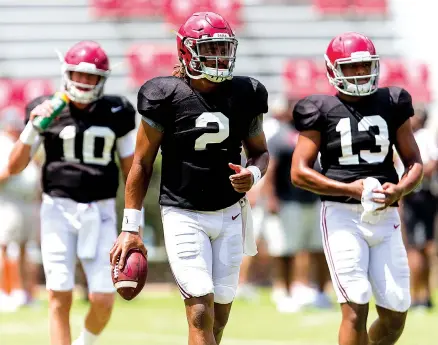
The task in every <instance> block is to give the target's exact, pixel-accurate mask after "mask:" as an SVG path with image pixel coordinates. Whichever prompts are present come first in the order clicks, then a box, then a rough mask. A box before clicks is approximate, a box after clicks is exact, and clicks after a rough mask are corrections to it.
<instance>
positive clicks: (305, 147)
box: [291, 33, 422, 345]
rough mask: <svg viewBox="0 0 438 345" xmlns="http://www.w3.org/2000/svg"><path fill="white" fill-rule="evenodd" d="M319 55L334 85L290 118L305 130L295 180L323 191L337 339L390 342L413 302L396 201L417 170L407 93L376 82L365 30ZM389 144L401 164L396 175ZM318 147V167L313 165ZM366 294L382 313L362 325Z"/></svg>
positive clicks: (348, 344) (352, 344) (347, 344)
mask: <svg viewBox="0 0 438 345" xmlns="http://www.w3.org/2000/svg"><path fill="white" fill-rule="evenodd" d="M325 60H326V66H327V76H328V79H329V81H330V83H331V84H332V85H333V86H334V87H335V88H336V90H337V91H338V93H337V95H336V96H326V95H312V96H309V97H306V98H304V99H302V100H300V101H299V102H298V103H297V104H296V106H295V108H294V112H293V116H294V120H295V126H296V128H297V129H298V130H299V131H300V132H301V133H300V136H299V139H298V144H297V146H296V149H295V152H294V155H293V161H292V170H291V174H292V181H293V182H294V183H295V184H296V185H298V186H299V187H302V188H305V189H308V190H311V191H313V192H315V193H318V194H321V199H322V201H323V202H322V211H321V231H322V234H323V239H324V250H325V255H326V259H327V262H328V265H329V268H330V273H331V276H332V281H333V285H334V289H335V291H336V294H337V297H338V301H339V303H341V309H342V323H341V327H340V331H339V345H368V344H370V345H377V344H378V345H392V344H395V343H396V342H397V340H398V338H399V337H400V335H401V333H402V331H403V328H404V323H405V319H406V313H407V310H408V309H409V306H410V295H409V267H408V261H407V255H406V250H405V248H404V246H403V241H402V236H401V231H400V218H399V215H398V212H397V207H396V206H397V202H398V200H399V199H400V198H401V197H402V196H403V195H405V194H408V193H410V191H411V190H412V189H414V187H415V186H416V185H417V184H418V183H419V182H420V180H421V177H422V163H421V158H420V154H419V151H418V147H417V144H416V142H415V139H414V136H413V134H412V129H411V125H410V121H409V117H411V116H412V115H413V113H414V111H413V107H412V100H411V96H410V95H409V93H408V92H407V91H406V90H404V89H401V88H399V87H386V88H378V77H379V56H378V55H377V54H376V50H375V47H374V44H373V43H372V42H371V40H370V39H369V38H367V37H365V36H363V35H361V34H357V33H346V34H342V35H340V36H337V37H335V38H334V39H333V40H332V41H331V42H330V44H329V46H328V49H327V52H326V55H325ZM393 146H395V147H396V149H397V151H398V153H399V155H400V157H401V158H402V161H403V163H404V165H405V168H406V171H405V174H404V175H403V177H402V178H401V180H400V181H399V179H398V176H397V173H396V171H395V168H394V164H393ZM318 153H320V154H321V156H320V161H321V167H322V174H320V173H318V172H316V171H315V170H313V169H312V167H313V164H314V162H315V160H316V159H317V156H318ZM367 178H374V179H367ZM379 182H380V184H381V186H380V185H379ZM373 185H374V186H373ZM361 204H362V205H361ZM368 210H369V212H368ZM372 293H373V294H374V297H375V299H376V304H377V312H378V316H379V318H378V319H377V321H375V322H374V323H373V324H372V326H371V328H370V330H369V333H367V329H366V325H367V315H368V303H369V301H370V298H371V294H372Z"/></svg>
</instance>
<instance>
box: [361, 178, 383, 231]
mask: <svg viewBox="0 0 438 345" xmlns="http://www.w3.org/2000/svg"><path fill="white" fill-rule="evenodd" d="M380 188H382V185H381V184H380V182H379V180H377V179H376V178H374V177H367V178H366V179H365V181H364V182H363V192H362V198H361V203H362V206H363V212H362V215H361V217H360V220H361V221H362V222H364V223H369V224H376V223H378V222H379V220H380V216H381V214H380V212H379V211H377V209H378V208H380V207H382V204H379V203H377V202H374V201H372V199H373V198H377V199H384V198H385V194H382V193H375V192H373V190H374V189H380Z"/></svg>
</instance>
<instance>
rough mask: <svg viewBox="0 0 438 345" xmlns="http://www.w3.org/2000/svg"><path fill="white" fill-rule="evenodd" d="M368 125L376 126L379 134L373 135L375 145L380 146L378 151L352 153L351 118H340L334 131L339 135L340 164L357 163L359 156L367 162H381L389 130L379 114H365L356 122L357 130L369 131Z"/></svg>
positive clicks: (386, 149)
mask: <svg viewBox="0 0 438 345" xmlns="http://www.w3.org/2000/svg"><path fill="white" fill-rule="evenodd" d="M370 127H378V128H379V134H377V135H374V139H375V145H376V146H379V147H380V151H379V152H371V151H370V150H361V151H360V152H359V153H358V154H355V155H354V154H353V142H352V137H351V120H350V118H344V119H341V120H340V121H339V122H338V124H337V126H336V132H339V133H340V135H341V149H342V157H339V164H340V165H354V164H359V157H360V158H362V159H363V160H364V161H366V162H367V163H370V164H372V163H382V162H383V161H384V160H385V158H386V156H387V154H388V151H389V144H390V142H389V132H388V125H387V124H386V121H385V120H384V119H383V118H382V117H381V116H379V115H372V116H365V117H364V118H363V119H362V120H360V122H359V123H358V130H359V132H366V131H369V129H370Z"/></svg>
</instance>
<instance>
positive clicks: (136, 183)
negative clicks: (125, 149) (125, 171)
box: [125, 160, 153, 210]
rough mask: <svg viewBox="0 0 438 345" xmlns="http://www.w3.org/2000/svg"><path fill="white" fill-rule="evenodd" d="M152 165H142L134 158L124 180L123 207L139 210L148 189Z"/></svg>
mask: <svg viewBox="0 0 438 345" xmlns="http://www.w3.org/2000/svg"><path fill="white" fill-rule="evenodd" d="M152 170H153V166H150V167H149V166H144V165H142V164H141V163H140V162H137V161H135V160H134V162H133V163H132V167H131V171H130V172H129V175H128V178H127V180H126V187H125V208H127V209H136V210H140V209H141V208H142V206H143V200H144V198H145V196H146V192H147V190H148V186H149V182H150V179H151V176H152Z"/></svg>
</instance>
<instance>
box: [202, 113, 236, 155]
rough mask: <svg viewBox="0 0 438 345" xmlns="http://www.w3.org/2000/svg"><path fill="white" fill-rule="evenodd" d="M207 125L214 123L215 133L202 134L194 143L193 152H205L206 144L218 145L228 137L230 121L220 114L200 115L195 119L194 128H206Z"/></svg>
mask: <svg viewBox="0 0 438 345" xmlns="http://www.w3.org/2000/svg"><path fill="white" fill-rule="evenodd" d="M209 123H216V124H217V125H218V131H217V132H216V133H204V134H202V135H201V136H200V137H199V138H198V139H196V141H195V150H197V151H199V150H206V149H207V145H208V144H220V143H221V142H223V141H224V140H225V139H227V138H228V136H229V135H230V120H229V119H228V117H226V116H225V115H224V114H222V113H220V112H214V113H202V114H201V115H199V116H198V118H197V119H196V123H195V125H196V127H197V128H202V127H204V128H205V127H207V126H208V124H209Z"/></svg>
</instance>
